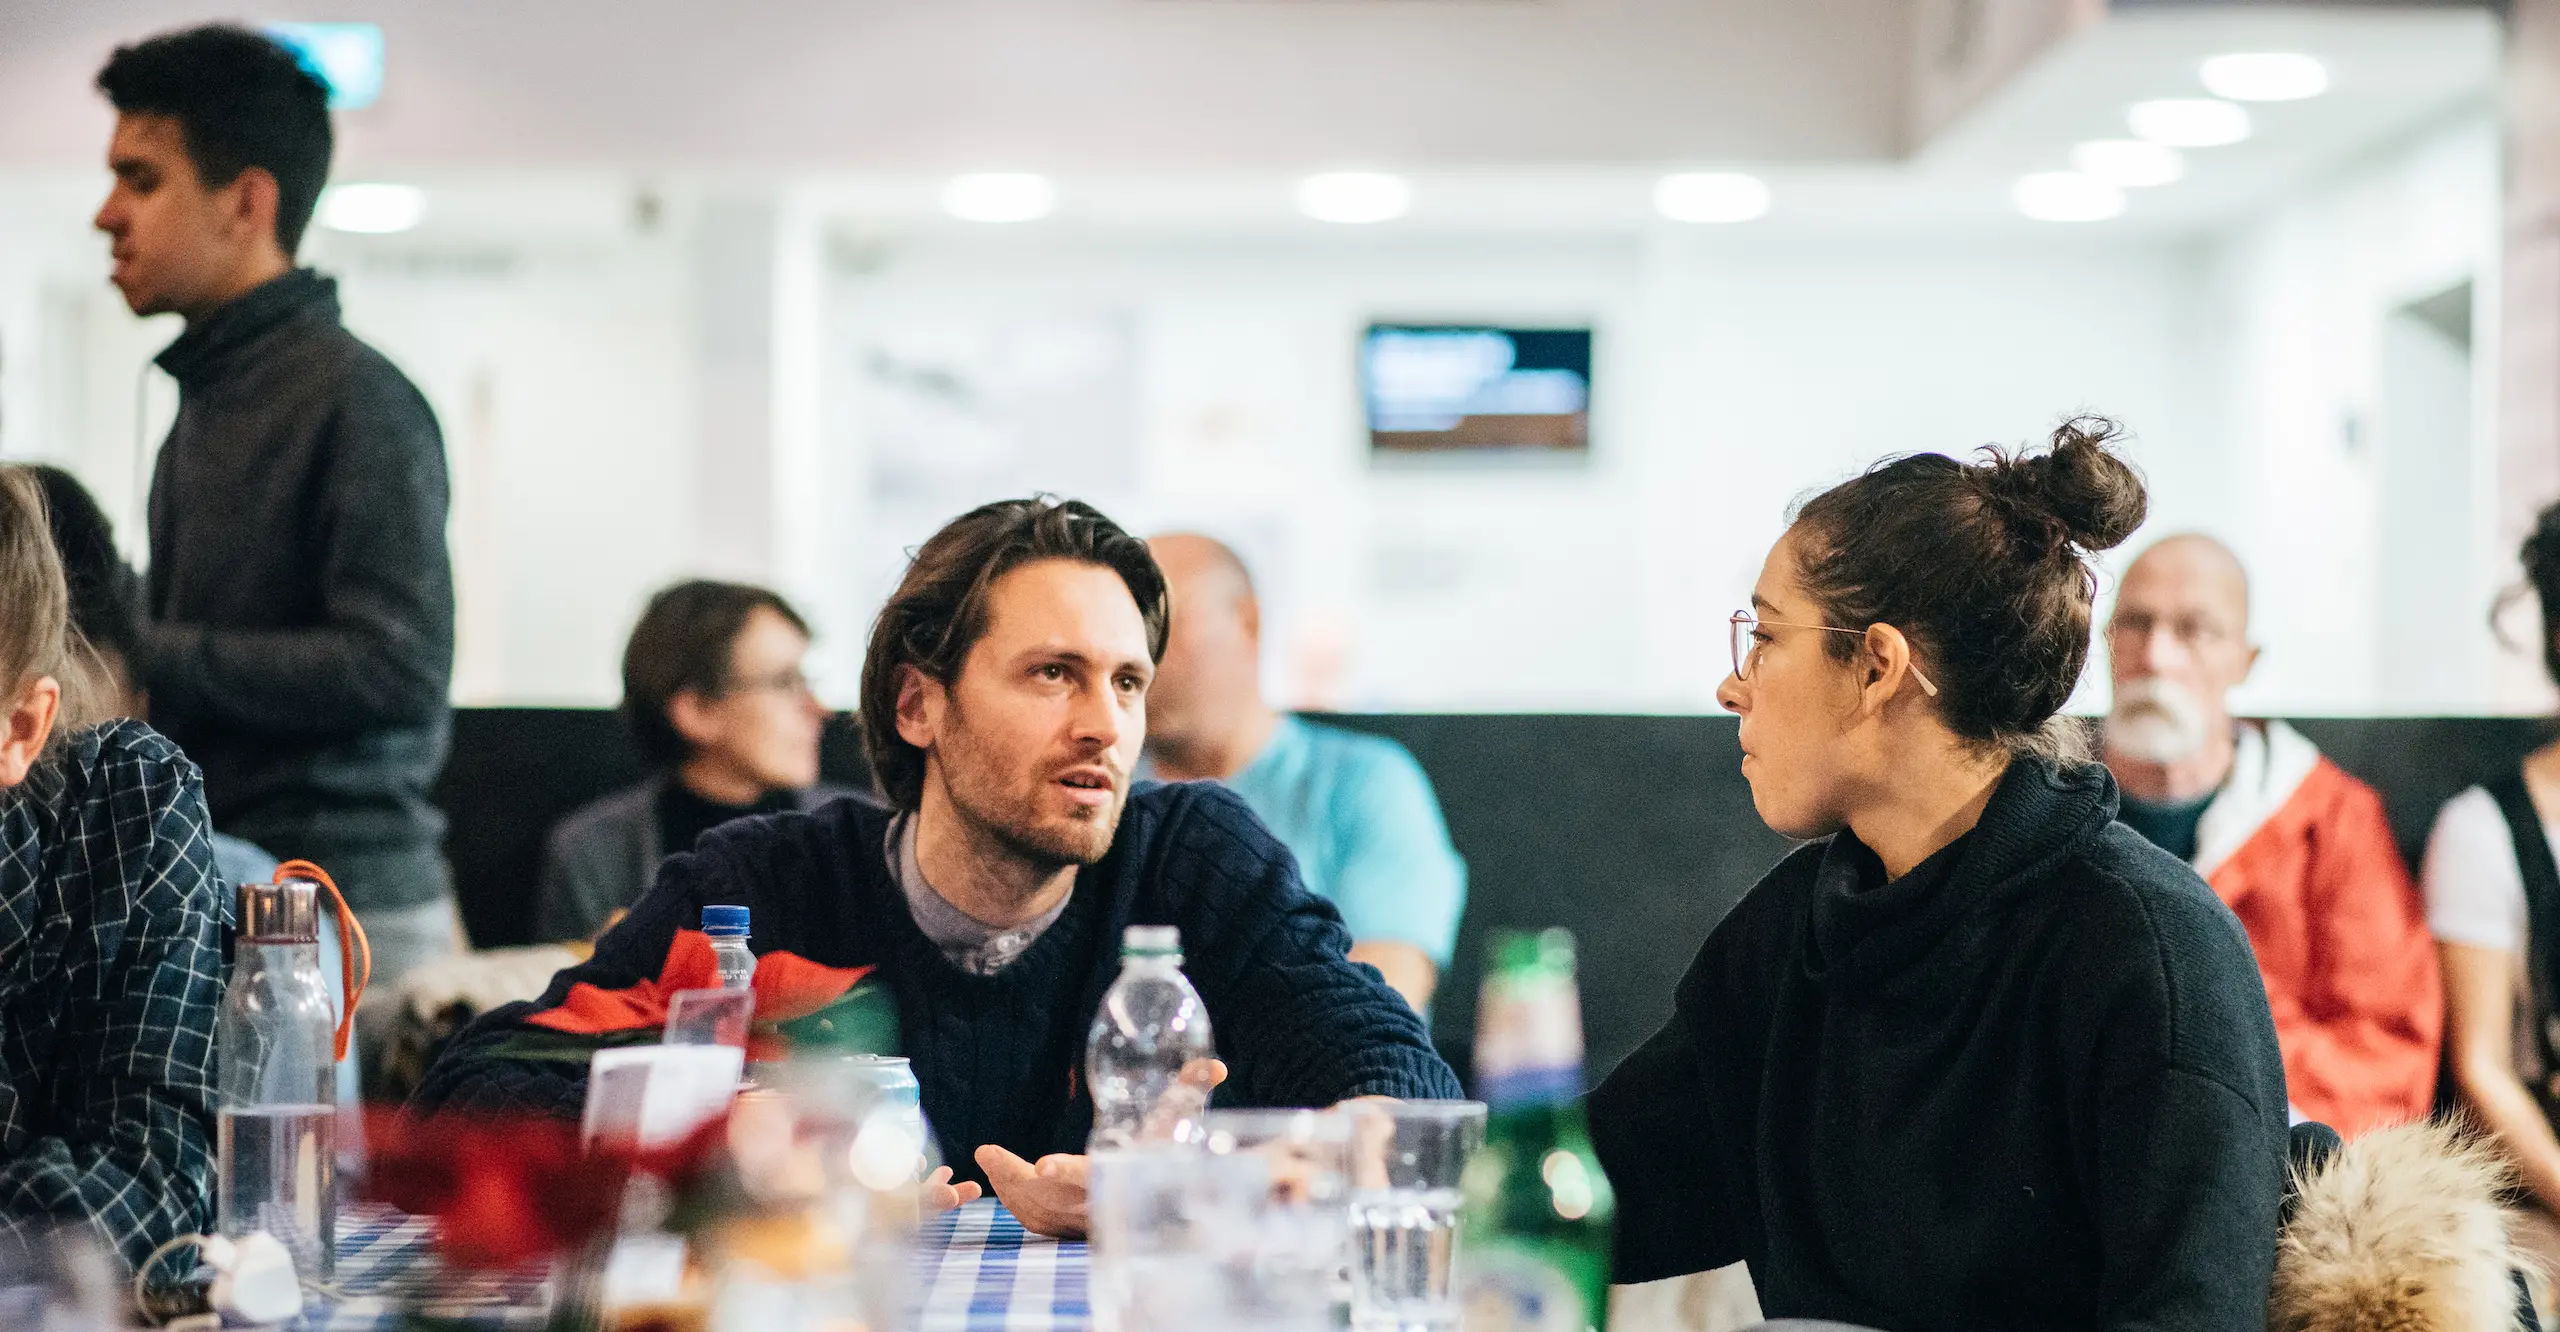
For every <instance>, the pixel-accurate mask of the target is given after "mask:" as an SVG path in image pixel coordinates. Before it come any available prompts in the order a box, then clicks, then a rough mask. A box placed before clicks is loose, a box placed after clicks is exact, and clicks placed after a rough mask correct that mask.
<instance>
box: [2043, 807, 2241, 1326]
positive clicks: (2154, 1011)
mask: <svg viewBox="0 0 2560 1332" xmlns="http://www.w3.org/2000/svg"><path fill="white" fill-rule="evenodd" d="M2119 831H2121V828H2119ZM2126 900H2134V899H2132V898H2131V895H2127V898H2126ZM2139 905H2141V906H2142V907H2144V908H2145V909H2146V910H2145V912H2144V914H2143V915H2142V916H2141V917H2137V918H2132V919H2125V920H2121V921H2116V920H2105V921H2101V922H2097V923H2098V924H2101V925H2105V926H2113V927H2114V928H2113V929H2112V931H2111V932H2113V933H2114V934H2116V935H2117V936H2118V937H2119V938H2124V937H2131V938H2136V939H2145V940H2146V941H2147V942H2148V943H2149V944H2150V945H2151V947H2150V949H2149V950H2148V951H2149V952H2150V954H2151V961H2152V965H2150V966H2147V967H2140V968H2124V967H2118V968H2116V969H2115V970H2114V972H2113V973H2112V975H2111V974H2110V973H2109V972H2108V971H2107V970H2105V969H2103V968H2102V967H2101V966H2099V965H2098V964H2096V963H2095V962H2090V963H2077V964H2076V965H2075V972H2076V974H2081V975H2087V976H2091V977H2104V978H2107V979H2106V980H2104V981H2102V982H2100V983H2103V984H2105V985H2106V990H2105V992H2104V994H2105V1002H2103V1003H2100V1004H2095V1005H2092V1011H2093V1012H2094V1013H2095V1014H2096V1015H2097V1017H2096V1020H2095V1021H2094V1023H2093V1024H2092V1025H2091V1026H2089V1027H2087V1028H2084V1029H2074V1030H2071V1031H2070V1032H2069V1035H2068V1037H2067V1038H2068V1039H2070V1040H2072V1041H2074V1042H2075V1043H2080V1044H2082V1045H2083V1049H2084V1050H2085V1054H2084V1055H2083V1059H2084V1060H2085V1064H2084V1067H2086V1068H2087V1069H2088V1081H2087V1082H2086V1083H2085V1084H2084V1094H2083V1095H2082V1096H2081V1097H2080V1098H2079V1107H2080V1108H2079V1109H2078V1112H2077V1113H2078V1114H2080V1115H2081V1116H2084V1119H2083V1122H2082V1123H2081V1124H2080V1125H2078V1126H2077V1127H2078V1128H2079V1130H2080V1131H2079V1132H2078V1133H2077V1134H2076V1135H2075V1136H2076V1137H2078V1138H2079V1140H2080V1141H2081V1142H2082V1143H2083V1144H2084V1145H2083V1148H2082V1152H2081V1167H2080V1168H2081V1170H2082V1172H2083V1174H2084V1178H2085V1181H2086V1187H2087V1188H2088V1189H2089V1192H2090V1196H2091V1197H2092V1198H2093V1199H2094V1200H2095V1203H2096V1212H2097V1217H2098V1224H2099V1243H2100V1245H2101V1248H2102V1251H2103V1254H2104V1268H2103V1271H2102V1275H2101V1280H2100V1285H2099V1289H2098V1291H2097V1296H2098V1314H2099V1316H2098V1320H2097V1326H2099V1327H2102V1328H2112V1329H2146V1330H2147V1329H2168V1328H2230V1329H2242V1328H2259V1327H2264V1326H2265V1325H2266V1306H2267V1290H2268V1287H2269V1284H2270V1283H2271V1282H2272V1280H2273V1278H2274V1271H2275V1255H2276V1236H2277V1226H2278V1217H2279V1213H2280V1211H2281V1209H2282V1206H2283V1198H2284V1189H2285V1171H2286V1161H2285V1147H2286V1142H2287V1129H2286V1124H2285V1118H2286V1116H2285V1097H2284V1064H2283V1060H2282V1057H2281V1056H2280V1055H2279V1054H2278V1051H2277V1045H2276V1034H2275V1024H2274V1020H2273V1019H2272V1018H2271V1017H2269V1016H2268V1011H2267V998H2266V991H2265V988H2264V985H2263V983H2262V981H2261V980H2260V978H2259V974H2258V967H2257V961H2256V956H2255V954H2254V953H2252V952H2251V950H2250V947H2249V941H2248V938H2247V936H2246V935H2245V934H2243V933H2242V932H2241V928H2240V923H2239V922H2238V921H2237V920H2235V919H2233V918H2232V916H2231V914H2230V913H2229V912H2228V911H2226V910H2223V909H2222V908H2221V906H2220V904H2219V903H2218V902H2215V901H2213V900H2212V899H2211V898H2210V897H2207V896H2205V895H2204V894H2203V893H2201V892H2199V893H2197V894H2195V895H2194V896H2193V898H2192V899H2181V898H2166V897H2161V896H2153V897H2150V898H2146V899H2140V901H2139ZM2095 932H2096V931H2094V930H2093V933H2095ZM2091 951H2092V952H2095V951H2097V950H2096V949H2095V948H2092V950H2091ZM2117 951H2119V952H2121V948H2120V947H2119V949H2118V950H2117ZM2075 963H2076V959H2075Z"/></svg>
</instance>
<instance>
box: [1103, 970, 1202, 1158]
mask: <svg viewBox="0 0 2560 1332" xmlns="http://www.w3.org/2000/svg"><path fill="white" fill-rule="evenodd" d="M1216 1057H1217V1046H1216V1044H1215V1043H1214V1042H1213V1041H1212V1040H1211V1039H1210V1036H1209V1010H1208V1007H1207V1006H1206V1005H1204V1004H1202V1003H1201V1002H1200V992H1199V991H1197V990H1194V989H1192V988H1191V982H1190V981H1189V980H1188V979H1185V978H1184V976H1183V974H1182V932H1181V931H1180V930H1177V929H1175V928H1174V927H1172V926H1170V925H1132V926H1130V927H1129V928H1128V931H1127V932H1126V933H1125V934H1123V935H1122V936H1121V943H1120V979H1118V980H1116V981H1113V982H1112V983H1111V989H1110V990H1109V991H1108V992H1106V993H1105V994H1104V995H1103V996H1102V1010H1101V1011H1100V1012H1098V1013H1096V1014H1094V1018H1093V1032H1092V1034H1091V1035H1090V1036H1088V1037H1086V1040H1085V1060H1084V1070H1085V1085H1086V1086H1087V1087H1089V1088H1091V1089H1092V1092H1093V1137H1092V1140H1091V1146H1092V1148H1093V1149H1094V1150H1096V1151H1100V1150H1104V1149H1107V1148H1113V1147H1126V1146H1129V1145H1131V1144H1133V1143H1139V1142H1191V1141H1196V1140H1197V1139H1198V1138H1199V1137H1200V1117H1201V1115H1202V1114H1203V1113H1205V1112H1206V1111H1207V1110H1208V1108H1209V1089H1208V1087H1207V1086H1206V1085H1205V1084H1204V1083H1202V1082H1199V1081H1186V1080H1184V1078H1183V1076H1182V1071H1183V1069H1184V1068H1185V1067H1186V1066H1188V1065H1190V1064H1192V1063H1195V1062H1197V1061H1200V1060H1205V1059H1214V1058H1216Z"/></svg>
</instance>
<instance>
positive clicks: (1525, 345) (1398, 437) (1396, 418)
mask: <svg viewBox="0 0 2560 1332" xmlns="http://www.w3.org/2000/svg"><path fill="white" fill-rule="evenodd" d="M1360 384H1361V392H1362V394H1363V396H1364V397H1365V398H1366V399H1367V402H1368V410H1369V451H1370V454H1371V456H1373V457H1395V456H1403V457H1420V456H1427V455H1482V454H1489V453H1490V454H1515V455H1525V456H1567V457H1580V456H1582V455H1583V454H1585V453H1587V452H1589V451H1590V448H1591V330H1590V329H1587V328H1495V327H1491V326H1487V325H1482V324H1371V325H1370V326H1369V331H1368V334H1367V336H1365V337H1363V338H1362V339H1361V342H1360Z"/></svg>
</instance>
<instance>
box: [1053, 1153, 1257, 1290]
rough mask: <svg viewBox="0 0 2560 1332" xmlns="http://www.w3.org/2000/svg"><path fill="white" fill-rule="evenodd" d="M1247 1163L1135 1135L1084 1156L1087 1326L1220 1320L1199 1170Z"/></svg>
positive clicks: (1203, 1176) (1203, 1177)
mask: <svg viewBox="0 0 2560 1332" xmlns="http://www.w3.org/2000/svg"><path fill="white" fill-rule="evenodd" d="M1213 1160H1216V1161H1217V1162H1218V1163H1219V1164H1218V1165H1217V1166H1216V1167H1215V1168H1216V1169H1218V1170H1222V1171H1225V1172H1229V1173H1232V1172H1234V1171H1236V1170H1239V1169H1244V1168H1249V1167H1251V1166H1252V1165H1253V1163H1252V1162H1251V1161H1250V1160H1249V1159H1248V1158H1242V1157H1222V1158H1212V1157H1210V1156H1209V1155H1208V1153H1207V1152H1205V1151H1203V1150H1202V1149H1201V1147H1200V1146H1199V1145H1198V1144H1195V1143H1170V1142H1161V1143H1160V1142H1140V1143H1131V1144H1128V1145H1125V1146H1119V1147H1110V1148H1105V1149H1102V1150H1098V1151H1095V1152H1093V1153H1092V1154H1091V1163H1092V1168H1091V1173H1090V1174H1089V1175H1088V1176H1087V1177H1086V1194H1085V1205H1086V1217H1087V1225H1086V1229H1087V1234H1088V1236H1089V1238H1090V1239H1091V1241H1092V1245H1093V1250H1092V1252H1093V1268H1092V1277H1091V1287H1090V1292H1091V1297H1092V1304H1093V1322H1094V1327H1095V1329H1096V1332H1176V1330H1177V1329H1186V1330H1187V1329H1205V1328H1213V1327H1216V1326H1218V1325H1219V1324H1220V1323H1221V1322H1222V1321H1223V1319H1222V1318H1221V1312H1222V1309H1223V1303H1224V1302H1223V1300H1222V1298H1221V1291H1220V1288H1219V1287H1220V1280H1219V1274H1218V1272H1217V1270H1216V1264H1215V1263H1214V1262H1212V1261H1210V1259H1209V1256H1208V1255H1209V1252H1210V1250H1211V1248H1212V1247H1213V1246H1212V1245H1211V1243H1210V1239H1209V1229H1210V1227H1209V1224H1208V1222H1207V1220H1206V1218H1205V1216H1204V1215H1203V1199H1204V1196H1213V1195H1214V1194H1215V1193H1216V1192H1217V1190H1215V1189H1212V1188H1211V1187H1209V1184H1208V1180H1207V1176H1208V1175H1209V1174H1210V1172H1211V1170H1212V1169H1213V1167H1212V1166H1211V1162H1212V1161H1213Z"/></svg>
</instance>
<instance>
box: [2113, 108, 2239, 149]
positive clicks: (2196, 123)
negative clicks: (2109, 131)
mask: <svg viewBox="0 0 2560 1332" xmlns="http://www.w3.org/2000/svg"><path fill="white" fill-rule="evenodd" d="M2124 118H2125V123H2126V124H2128V125H2131V126H2132V127H2133V132H2134V135H2135V136H2136V137H2138V138H2144V139H2149V140H2150V141H2152V142H2153V143H2164V144H2167V145H2168V146H2170V147H2172V148H2219V147H2221V146H2222V145H2224V144H2226V143H2238V142H2240V141H2241V140H2242V139H2245V138H2248V137H2249V112H2248V110H2247V108H2245V107H2241V106H2238V105H2236V104H2234V103H2231V102H2218V101H2215V100H2214V99H2212V98H2210V97H2164V98H2161V99H2160V100H2159V101H2156V102H2136V103H2134V104H2133V108H2132V109H2131V110H2129V111H2127V112H2125V117H2124Z"/></svg>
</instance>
